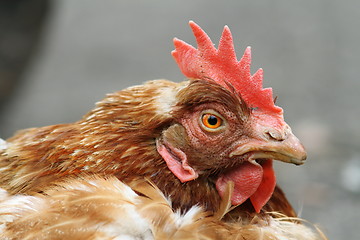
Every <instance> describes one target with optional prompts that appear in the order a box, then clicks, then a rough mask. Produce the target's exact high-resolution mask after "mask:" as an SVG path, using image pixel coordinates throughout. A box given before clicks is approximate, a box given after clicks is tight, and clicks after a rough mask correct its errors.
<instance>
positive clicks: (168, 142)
mask: <svg viewBox="0 0 360 240" xmlns="http://www.w3.org/2000/svg"><path fill="white" fill-rule="evenodd" d="M177 97H178V103H177V106H176V107H175V108H174V111H173V115H174V117H175V119H176V123H175V124H174V125H172V126H171V127H169V128H168V129H167V130H165V131H164V132H163V135H162V137H161V138H160V139H158V141H157V149H158V152H159V153H160V155H161V156H162V157H163V158H164V160H165V161H166V163H167V165H168V167H169V169H170V170H171V171H172V172H173V174H174V175H175V176H176V177H177V178H178V179H179V180H180V181H181V182H188V181H192V180H195V179H197V178H198V177H199V176H203V177H207V178H208V179H209V181H212V182H214V183H215V186H216V188H217V190H218V192H219V194H220V196H222V194H224V192H225V189H226V186H227V183H228V182H229V181H232V182H233V183H234V193H233V196H232V203H233V204H234V205H237V204H241V203H242V202H244V201H245V200H246V199H248V198H250V199H251V201H252V203H253V205H254V207H255V209H256V210H257V211H260V209H261V207H262V206H263V205H264V204H265V203H266V202H267V201H268V199H269V198H270V197H271V194H272V192H273V190H274V187H275V175H274V172H273V168H272V160H273V159H275V160H281V161H285V162H293V163H296V164H301V163H302V161H303V160H305V158H306V153H305V150H304V148H303V147H302V145H301V144H300V142H299V141H298V139H297V138H296V137H295V136H294V135H293V134H292V133H291V130H290V128H289V127H288V125H287V124H286V123H285V122H283V124H279V121H276V120H274V121H268V122H266V121H264V120H263V119H264V118H262V115H261V114H258V113H257V112H256V111H257V109H249V108H248V107H247V106H246V104H245V103H244V101H243V100H242V99H241V97H240V96H238V95H237V94H236V93H233V92H230V91H228V90H226V89H224V88H223V87H221V86H219V85H217V84H216V83H212V82H211V81H201V80H197V81H193V82H191V83H190V85H189V86H188V87H186V88H184V89H183V90H181V91H180V92H179V94H178V96H177ZM266 119H269V118H268V116H267V118H266Z"/></svg>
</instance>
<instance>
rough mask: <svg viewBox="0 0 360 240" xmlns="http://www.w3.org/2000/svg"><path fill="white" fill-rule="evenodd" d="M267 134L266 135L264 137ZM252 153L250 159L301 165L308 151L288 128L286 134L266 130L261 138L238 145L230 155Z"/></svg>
mask: <svg viewBox="0 0 360 240" xmlns="http://www.w3.org/2000/svg"><path fill="white" fill-rule="evenodd" d="M264 136H265V137H264ZM244 154H251V155H250V159H249V160H255V159H274V160H280V161H282V162H287V163H293V164H296V165H301V164H303V163H304V162H305V160H306V151H305V149H304V147H303V145H302V144H301V143H300V141H299V139H298V138H297V137H296V136H295V135H294V134H293V133H292V132H291V130H290V128H289V127H287V128H286V132H285V133H284V134H279V132H278V131H276V130H271V131H265V133H264V134H263V137H261V139H254V140H251V141H250V142H247V143H245V144H241V145H239V146H238V147H236V148H235V149H234V150H233V151H232V152H231V153H230V155H229V156H230V157H233V156H240V155H244Z"/></svg>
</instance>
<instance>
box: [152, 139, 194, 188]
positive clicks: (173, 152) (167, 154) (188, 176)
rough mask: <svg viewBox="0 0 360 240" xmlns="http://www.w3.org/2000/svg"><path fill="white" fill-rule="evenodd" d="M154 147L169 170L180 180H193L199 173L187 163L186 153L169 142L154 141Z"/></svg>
mask: <svg viewBox="0 0 360 240" xmlns="http://www.w3.org/2000/svg"><path fill="white" fill-rule="evenodd" d="M156 149H157V151H158V153H159V154H160V155H161V156H162V158H163V159H164V160H165V162H166V165H167V166H168V168H169V169H170V171H171V172H172V173H173V174H174V175H175V176H176V177H177V178H178V179H179V180H180V181H181V182H182V183H184V182H188V181H191V180H195V179H196V178H198V177H199V174H198V173H197V172H196V171H195V170H194V169H193V168H192V167H191V166H190V165H189V164H188V162H187V157H186V154H185V153H184V152H183V151H181V150H180V149H178V148H175V147H173V146H171V145H170V144H166V146H165V144H164V143H161V142H160V141H159V140H158V141H156Z"/></svg>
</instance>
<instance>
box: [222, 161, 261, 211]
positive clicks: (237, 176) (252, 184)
mask: <svg viewBox="0 0 360 240" xmlns="http://www.w3.org/2000/svg"><path fill="white" fill-rule="evenodd" d="M262 176H263V170H262V167H261V166H260V165H259V164H257V163H255V164H253V163H250V162H244V163H243V164H241V165H239V166H238V167H236V168H234V169H231V170H230V171H228V172H226V173H224V174H223V175H221V176H220V177H219V178H218V179H217V180H216V189H217V190H218V192H219V194H220V196H221V197H223V195H224V193H225V190H226V186H227V182H229V181H232V182H233V183H234V191H233V195H232V196H231V203H232V204H233V205H239V204H242V203H243V202H245V201H246V200H247V199H248V198H249V197H250V196H252V195H253V194H254V193H255V192H256V190H257V189H258V187H259V185H260V183H261V180H262Z"/></svg>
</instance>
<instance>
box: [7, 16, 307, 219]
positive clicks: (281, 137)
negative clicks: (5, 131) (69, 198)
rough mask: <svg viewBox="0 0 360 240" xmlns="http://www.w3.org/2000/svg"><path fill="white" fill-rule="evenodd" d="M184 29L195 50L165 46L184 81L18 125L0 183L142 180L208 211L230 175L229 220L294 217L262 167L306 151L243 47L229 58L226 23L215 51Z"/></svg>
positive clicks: (295, 159)
mask: <svg viewBox="0 0 360 240" xmlns="http://www.w3.org/2000/svg"><path fill="white" fill-rule="evenodd" d="M190 27H191V28H192V30H193V33H194V35H195V38H196V41H197V44H198V48H197V49H196V48H194V47H192V46H191V45H188V44H187V43H185V42H183V41H181V40H178V39H174V44H175V50H174V51H173V52H172V55H173V56H174V58H175V60H176V62H177V63H178V65H179V67H180V69H181V71H182V72H183V74H184V75H185V76H186V77H187V78H188V80H187V81H184V82H181V83H174V82H170V81H167V80H154V81H149V82H147V83H145V84H143V85H140V86H134V87H130V88H127V89H125V90H122V91H119V92H116V93H113V94H109V95H107V97H106V98H105V99H104V100H102V101H100V102H99V103H97V106H96V108H95V109H94V110H92V111H90V112H89V113H88V114H86V115H85V116H84V117H83V118H82V119H81V120H80V121H78V122H75V123H70V124H60V125H53V126H46V127H41V128H32V129H26V130H22V131H20V132H18V133H17V134H16V135H15V136H13V137H11V138H10V139H8V140H7V141H6V144H4V146H3V147H2V150H1V149H0V187H2V188H4V189H5V190H6V191H8V192H9V193H10V194H19V193H20V194H29V195H32V194H36V193H39V192H43V191H44V189H47V188H49V186H51V185H52V184H53V183H55V182H57V181H59V180H62V179H64V178H65V177H75V176H85V175H91V174H97V175H100V176H115V177H116V178H118V179H119V180H121V181H123V182H124V183H127V184H130V183H131V182H133V181H134V180H137V179H139V178H147V179H149V180H150V181H152V182H153V183H154V184H155V185H156V186H157V187H158V188H159V189H160V190H161V191H162V192H163V193H164V194H165V196H166V197H168V198H170V199H171V201H172V203H173V208H174V209H181V211H183V212H185V211H187V210H189V209H190V208H191V207H192V206H194V205H200V206H201V207H202V208H203V209H204V210H206V211H209V212H217V211H218V210H219V208H220V205H221V204H220V203H221V199H222V198H226V192H227V191H226V189H227V186H228V184H229V183H231V182H232V183H233V186H234V189H233V191H232V195H231V196H230V201H231V204H232V205H239V207H237V208H235V210H234V211H233V214H232V215H231V216H232V217H235V218H237V217H239V216H241V217H242V219H241V220H242V221H244V222H246V221H247V220H248V221H250V220H251V219H252V218H253V217H254V216H255V215H256V214H258V213H260V215H261V214H263V215H266V214H267V212H269V211H275V212H279V213H282V214H284V215H286V216H289V217H294V216H296V214H295V212H294V210H293V209H292V207H291V206H290V204H289V203H288V201H287V200H286V198H285V196H284V194H283V193H282V191H281V190H280V188H278V187H277V186H276V180H275V174H274V170H273V166H272V164H273V160H280V161H283V162H288V163H294V164H296V165H299V164H302V163H303V162H304V160H305V158H306V153H305V150H304V148H303V146H302V145H301V143H300V142H299V140H298V139H297V138H296V137H295V136H294V134H293V133H292V132H291V129H290V127H289V126H288V125H287V124H286V123H285V121H284V118H283V110H282V109H281V108H280V107H277V106H275V105H274V100H273V96H272V91H271V89H269V88H267V89H263V88H262V78H263V72H262V69H259V70H258V71H257V72H256V73H255V74H254V75H251V73H250V63H251V55H250V48H247V49H246V50H245V53H244V55H243V57H242V58H241V59H240V61H238V60H237V58H236V55H235V50H234V47H233V41H232V36H231V33H230V30H229V28H228V27H225V28H224V31H223V33H222V36H221V40H220V42H219V46H218V49H216V48H215V47H214V45H213V43H212V42H211V40H210V38H209V37H208V36H207V35H206V33H205V32H204V31H203V30H202V29H201V28H200V27H199V26H198V25H196V24H195V23H194V22H190ZM260 215H259V216H260ZM231 216H230V217H231Z"/></svg>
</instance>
